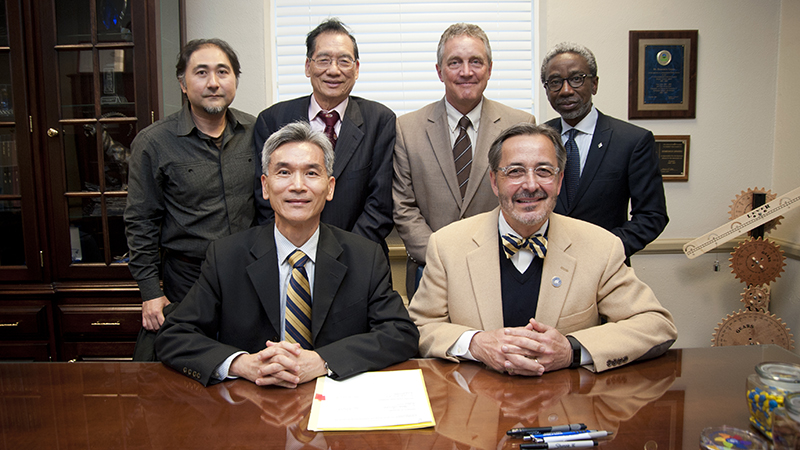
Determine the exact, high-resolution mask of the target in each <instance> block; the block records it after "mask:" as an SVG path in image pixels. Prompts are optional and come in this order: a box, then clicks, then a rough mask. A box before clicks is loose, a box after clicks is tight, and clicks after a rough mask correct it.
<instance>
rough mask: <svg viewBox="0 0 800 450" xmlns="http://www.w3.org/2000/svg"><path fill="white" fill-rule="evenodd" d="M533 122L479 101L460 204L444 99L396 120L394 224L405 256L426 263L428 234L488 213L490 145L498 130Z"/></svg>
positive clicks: (492, 203) (518, 113)
mask: <svg viewBox="0 0 800 450" xmlns="http://www.w3.org/2000/svg"><path fill="white" fill-rule="evenodd" d="M519 122H533V123H535V122H536V119H535V118H534V117H533V116H532V115H531V114H529V113H527V112H524V111H520V110H518V109H514V108H510V107H508V106H505V105H503V104H501V103H498V102H495V101H492V100H489V99H487V98H484V99H483V107H482V109H481V120H480V124H479V126H478V135H477V138H476V141H477V142H475V143H473V144H474V145H473V157H472V168H471V169H470V177H469V182H468V183H467V191H466V194H465V196H464V201H463V202H462V201H461V191H459V189H458V181H457V179H456V168H455V164H454V163H453V149H452V146H451V144H450V134H449V133H450V132H449V130H448V125H447V112H446V110H445V100H444V99H442V100H440V101H438V102H435V103H431V104H430V105H427V106H425V107H424V108H422V109H419V110H417V111H414V112H411V113H408V114H405V115H403V116H400V117H399V118H398V119H397V138H396V141H395V147H394V180H393V182H392V200H393V202H394V214H393V215H394V224H395V226H396V227H397V231H398V233H399V234H400V237H401V238H402V239H403V243H404V244H405V246H406V251H407V252H408V254H409V255H410V256H411V257H412V258H414V260H416V261H418V262H420V263H423V264H424V263H425V249H426V248H427V246H428V238H429V237H430V235H431V233H433V232H434V231H436V230H438V229H440V228H442V227H443V226H445V225H448V224H450V223H452V222H455V221H456V220H459V219H463V218H464V217H469V216H474V215H475V214H479V213H482V212H486V211H490V210H491V209H492V208H494V207H495V206H497V197H495V196H494V193H493V192H492V187H491V184H490V182H489V158H488V154H489V146H490V145H491V144H492V141H494V139H495V138H496V137H497V135H498V134H500V132H501V131H503V130H505V129H506V128H508V127H510V126H511V125H514V124H517V123H519Z"/></svg>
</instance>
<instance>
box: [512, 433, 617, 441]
mask: <svg viewBox="0 0 800 450" xmlns="http://www.w3.org/2000/svg"><path fill="white" fill-rule="evenodd" d="M612 434H614V433H613V432H611V431H596V430H585V431H579V432H577V433H564V434H561V435H553V434H551V435H544V436H535V435H534V436H525V437H523V439H525V440H526V441H530V440H533V441H535V442H562V441H577V440H583V439H597V438H604V437H608V436H611V435H612Z"/></svg>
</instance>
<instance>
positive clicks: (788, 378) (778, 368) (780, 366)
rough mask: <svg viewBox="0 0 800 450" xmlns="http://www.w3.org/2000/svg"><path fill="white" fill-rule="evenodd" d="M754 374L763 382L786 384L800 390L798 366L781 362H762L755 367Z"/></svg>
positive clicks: (799, 367)
mask: <svg viewBox="0 0 800 450" xmlns="http://www.w3.org/2000/svg"><path fill="white" fill-rule="evenodd" d="M756 373H757V374H758V376H759V377H761V378H762V379H764V380H768V381H773V382H778V383H787V384H789V385H792V386H793V387H795V388H796V389H800V365H798V364H792V363H782V362H763V363H761V364H758V365H757V366H756Z"/></svg>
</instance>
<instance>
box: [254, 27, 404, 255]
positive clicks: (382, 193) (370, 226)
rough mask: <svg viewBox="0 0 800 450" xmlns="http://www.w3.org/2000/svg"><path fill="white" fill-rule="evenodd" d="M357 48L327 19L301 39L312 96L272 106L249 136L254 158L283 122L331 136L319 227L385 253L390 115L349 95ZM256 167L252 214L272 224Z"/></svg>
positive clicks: (392, 121)
mask: <svg viewBox="0 0 800 450" xmlns="http://www.w3.org/2000/svg"><path fill="white" fill-rule="evenodd" d="M359 65H360V63H359V59H358V45H357V44H356V39H355V37H353V36H352V35H351V34H350V33H349V32H348V30H347V28H345V26H344V24H342V23H341V22H340V21H339V20H337V19H329V20H327V21H325V22H323V23H321V24H320V25H319V26H317V27H316V28H315V29H314V30H312V31H311V32H310V33H308V36H307V37H306V65H305V73H306V76H307V77H308V78H309V79H310V80H311V87H312V90H313V92H312V94H311V95H309V96H305V97H300V98H296V99H293V100H288V101H285V102H280V103H276V104H274V105H272V106H271V107H269V108H267V109H265V110H264V111H262V112H261V114H259V115H258V120H257V121H256V125H255V132H254V135H253V143H254V145H255V152H256V154H260V153H261V149H262V147H263V145H264V142H265V141H266V140H267V138H269V136H270V135H271V134H272V133H274V132H275V131H277V130H279V129H280V128H281V127H283V126H284V125H286V124H288V123H291V122H295V121H298V120H302V121H305V122H309V123H310V124H311V127H312V128H313V129H314V130H317V131H322V132H324V133H325V134H326V135H328V136H329V138H331V141H332V142H333V144H334V152H335V153H336V163H335V165H334V167H333V173H332V175H333V176H334V177H335V178H336V191H337V193H338V195H336V197H335V198H334V199H333V200H331V201H329V202H328V203H327V205H326V206H325V209H324V210H323V211H322V222H324V223H327V224H329V225H334V226H336V227H339V228H341V229H343V230H347V231H352V232H354V233H356V234H359V235H361V236H364V237H366V238H367V239H370V240H372V241H375V242H377V243H379V244H380V245H381V247H383V250H384V253H387V254H388V248H387V246H386V242H385V238H386V236H387V235H388V234H389V232H391V231H392V227H393V222H392V152H393V150H394V140H395V115H394V113H393V112H392V111H391V110H390V109H389V108H387V107H386V106H384V105H382V104H380V103H377V102H373V101H370V100H366V99H363V98H360V97H353V96H351V95H350V92H351V91H352V90H353V86H354V85H355V82H356V80H357V79H358V69H359ZM260 177H261V169H260V168H257V169H256V180H255V198H256V205H257V208H256V217H257V219H258V222H259V224H265V223H267V222H269V221H271V220H272V218H273V215H274V214H273V211H272V208H271V206H270V204H269V202H268V201H266V200H264V199H263V197H262V195H261V194H262V191H261V181H260Z"/></svg>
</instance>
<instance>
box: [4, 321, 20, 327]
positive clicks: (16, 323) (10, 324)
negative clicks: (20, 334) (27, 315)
mask: <svg viewBox="0 0 800 450" xmlns="http://www.w3.org/2000/svg"><path fill="white" fill-rule="evenodd" d="M18 326H19V322H11V323H0V327H18Z"/></svg>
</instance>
